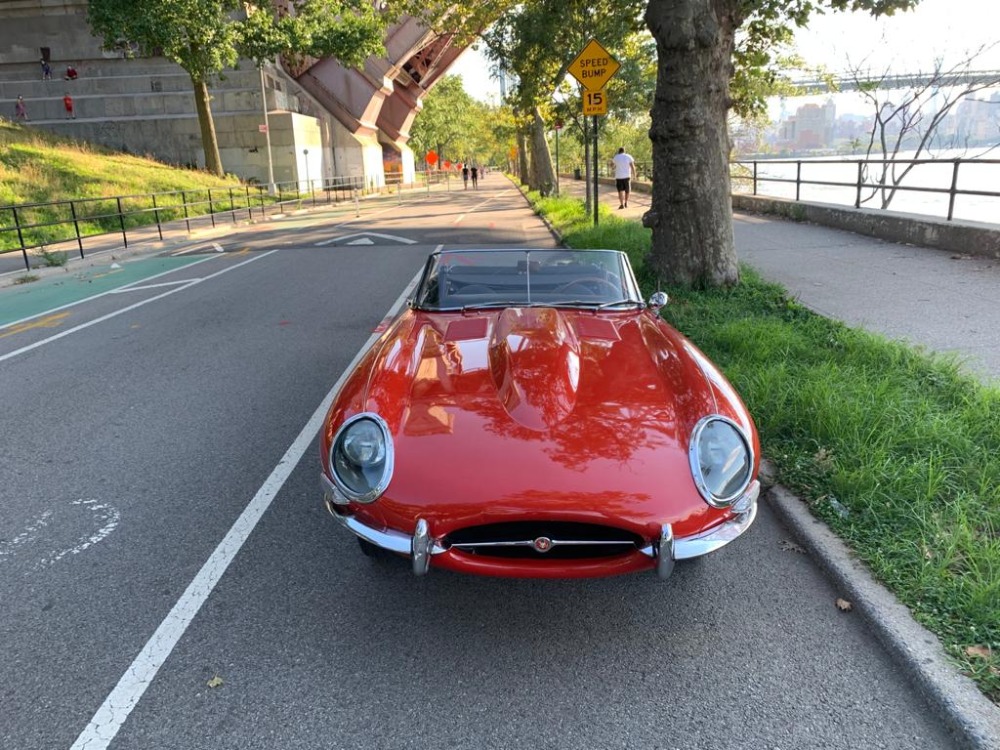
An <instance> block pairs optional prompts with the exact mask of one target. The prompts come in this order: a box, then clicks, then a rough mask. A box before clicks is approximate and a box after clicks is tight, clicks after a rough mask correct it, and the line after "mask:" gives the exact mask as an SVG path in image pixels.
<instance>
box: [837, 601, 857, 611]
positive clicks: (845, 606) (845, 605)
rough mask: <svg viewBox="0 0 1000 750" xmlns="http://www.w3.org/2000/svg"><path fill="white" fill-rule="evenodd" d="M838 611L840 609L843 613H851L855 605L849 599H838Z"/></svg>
mask: <svg viewBox="0 0 1000 750" xmlns="http://www.w3.org/2000/svg"><path fill="white" fill-rule="evenodd" d="M837 609H839V610H840V611H841V612H850V611H851V610H852V609H854V605H853V604H851V603H850V602H849V601H847V599H838V600H837Z"/></svg>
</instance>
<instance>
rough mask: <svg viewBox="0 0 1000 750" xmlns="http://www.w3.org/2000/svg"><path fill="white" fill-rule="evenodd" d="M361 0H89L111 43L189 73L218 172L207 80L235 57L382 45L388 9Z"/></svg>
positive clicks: (341, 55) (343, 51)
mask: <svg viewBox="0 0 1000 750" xmlns="http://www.w3.org/2000/svg"><path fill="white" fill-rule="evenodd" d="M374 6H375V4H373V3H370V2H365V0H298V2H296V3H295V4H294V5H293V8H292V12H290V13H283V14H278V13H277V12H276V11H275V10H274V8H273V7H271V6H270V5H266V7H264V8H258V7H256V6H253V5H250V4H245V3H243V2H241V1H240V0H143V1H142V2H135V0H90V3H89V7H88V12H87V18H88V21H89V23H90V26H91V28H92V29H93V31H94V33H95V34H97V35H98V36H101V37H103V38H104V41H105V44H106V45H107V46H109V47H112V46H114V45H116V44H119V43H120V42H121V40H123V39H124V40H128V41H129V42H132V43H134V44H137V45H138V47H139V49H140V51H141V52H142V53H143V54H147V55H151V54H154V53H156V54H162V55H163V56H164V57H166V58H167V59H169V60H173V61H174V62H175V63H177V64H178V65H180V66H181V67H182V68H183V69H184V70H185V71H186V72H187V74H188V75H189V76H190V77H191V84H192V87H193V88H194V98H195V108H196V110H197V112H198V123H199V125H200V127H201V140H202V147H203V149H204V152H205V168H206V169H207V170H208V171H209V172H212V173H214V174H217V175H221V174H223V169H222V160H221V159H220V158H219V144H218V139H217V138H216V134H215V123H214V122H213V120H212V108H211V103H210V97H209V94H208V84H209V82H210V81H211V80H212V78H213V77H215V76H217V75H218V74H219V73H221V72H222V71H223V70H224V69H225V68H231V67H233V66H235V65H236V63H237V61H238V60H239V58H240V57H245V58H249V59H251V60H253V61H254V62H256V63H257V64H258V65H259V64H260V63H261V62H262V61H264V60H268V59H273V58H274V57H275V56H276V55H278V54H284V53H300V54H306V55H312V56H314V57H336V58H337V59H339V60H340V61H341V62H343V63H344V64H345V65H360V64H361V63H362V62H364V60H365V58H367V57H368V56H370V55H373V54H376V53H378V52H380V51H382V49H383V47H382V39H383V38H384V33H385V26H386V23H387V20H388V18H387V16H385V15H384V14H382V13H380V12H379V11H378V10H376V8H375V7H374Z"/></svg>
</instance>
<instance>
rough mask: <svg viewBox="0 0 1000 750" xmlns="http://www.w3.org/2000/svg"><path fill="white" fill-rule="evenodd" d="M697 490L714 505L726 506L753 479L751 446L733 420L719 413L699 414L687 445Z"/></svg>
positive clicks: (730, 503) (742, 491) (736, 498)
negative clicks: (705, 415) (689, 443)
mask: <svg viewBox="0 0 1000 750" xmlns="http://www.w3.org/2000/svg"><path fill="white" fill-rule="evenodd" d="M688 458H689V460H690V463H691V474H692V476H693V477H694V483H695V485H697V487H698V492H700V493H701V496H702V497H703V498H705V502H707V503H708V504H709V505H711V506H712V507H713V508H728V507H729V506H730V505H732V504H733V503H734V502H736V501H737V500H738V499H739V498H740V496H742V495H743V493H744V492H746V489H747V487H748V486H749V485H750V482H751V480H752V479H753V464H754V456H753V448H752V447H751V445H750V441H749V439H748V438H747V436H746V435H744V434H743V430H742V429H741V428H740V426H739V425H738V424H736V423H735V422H734V421H733V420H731V419H728V418H727V417H723V416H721V415H718V414H710V415H709V416H707V417H702V418H701V419H700V420H699V421H698V424H696V425H695V427H694V432H693V433H692V434H691V445H690V447H689V448H688Z"/></svg>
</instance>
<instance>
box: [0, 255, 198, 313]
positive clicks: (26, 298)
mask: <svg viewBox="0 0 1000 750" xmlns="http://www.w3.org/2000/svg"><path fill="white" fill-rule="evenodd" d="M210 257H215V256H214V255H213V256H210ZM204 260H208V258H206V256H204V255H191V256H184V257H169V256H167V257H162V258H142V259H139V260H133V261H129V262H127V263H122V264H118V265H119V267H118V268H112V264H111V263H109V264H108V265H106V266H98V267H94V268H88V269H87V270H85V271H77V272H72V271H71V272H69V273H67V274H64V275H57V276H49V277H47V278H44V279H40V280H38V281H33V282H30V283H27V284H19V285H16V286H10V287H5V288H3V289H0V327H3V326H6V325H10V324H11V323H13V322H15V321H18V320H24V319H25V318H32V317H36V316H38V315H41V314H43V313H45V312H48V311H50V310H56V309H59V308H63V307H66V306H67V305H72V304H73V303H76V302H80V301H82V300H85V299H89V298H90V297H95V296H97V295H100V294H104V293H106V292H109V291H111V290H113V289H118V288H120V287H123V286H127V285H129V284H133V283H135V282H137V281H144V280H151V279H153V278H155V277H158V276H162V275H164V274H169V272H170V271H176V270H178V269H180V268H184V267H185V266H190V265H192V264H194V263H198V262H200V261H204ZM161 283H162V282H161Z"/></svg>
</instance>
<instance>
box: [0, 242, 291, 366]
mask: <svg viewBox="0 0 1000 750" xmlns="http://www.w3.org/2000/svg"><path fill="white" fill-rule="evenodd" d="M276 252H278V251H277V250H269V251H268V252H266V253H261V254H260V255H257V256H255V257H253V258H250V259H248V260H245V261H243V262H242V263H237V264H236V265H235V266H227V267H226V268H223V269H222V270H221V271H216V272H215V273H211V274H209V275H208V276H204V277H202V278H200V279H192V280H191V282H190V283H189V284H185V285H184V286H179V287H177V288H176V289H171V290H170V291H169V292H164V293H163V294H158V295H156V296H155V297H150V298H149V299H144V300H142V301H141V302H136V303H135V304H132V305H129V306H128V307H123V308H122V309H121V310H115V312H112V313H108V314H107V315H102V316H101V317H99V318H94V319H93V320H89V321H87V322H86V323H81V324H80V325H78V326H75V327H74V328H69V329H67V330H65V331H63V332H61V333H57V334H55V335H54V336H49V337H48V338H47V339H42V340H41V341H36V342H35V343H34V344H28V345H27V346H22V347H21V348H20V349H15V350H14V351H12V352H7V353H6V354H3V355H0V362H4V361H6V360H8V359H13V358H14V357H16V356H17V355H18V354H24V353H25V352H30V351H31V350H32V349H37V348H38V347H40V346H45V345H46V344H50V343H52V342H53V341H57V340H59V339H61V338H63V337H65V336H69V335H70V334H71V333H76V332H77V331H82V330H83V329H85V328H90V327H91V326H95V325H97V324H98V323H103V322H104V321H105V320H110V319H111V318H117V317H118V316H119V315H124V314H125V313H127V312H131V311H132V310H135V309H136V308H138V307H142V306H143V305H148V304H149V303H150V302H156V301H157V300H161V299H163V298H164V297H169V296H170V295H171V294H176V293H177V292H183V291H184V290H185V289H189V288H191V287H192V286H194V285H195V284H200V283H202V282H203V281H208V280H209V279H214V278H215V277H216V276H221V275H222V274H224V273H229V272H230V271H235V270H236V269H237V268H239V267H240V266H245V265H246V264H247V263H253V262H254V261H257V260H260V259H261V258H266V257H267V256H268V255H273V254H274V253H276Z"/></svg>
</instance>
